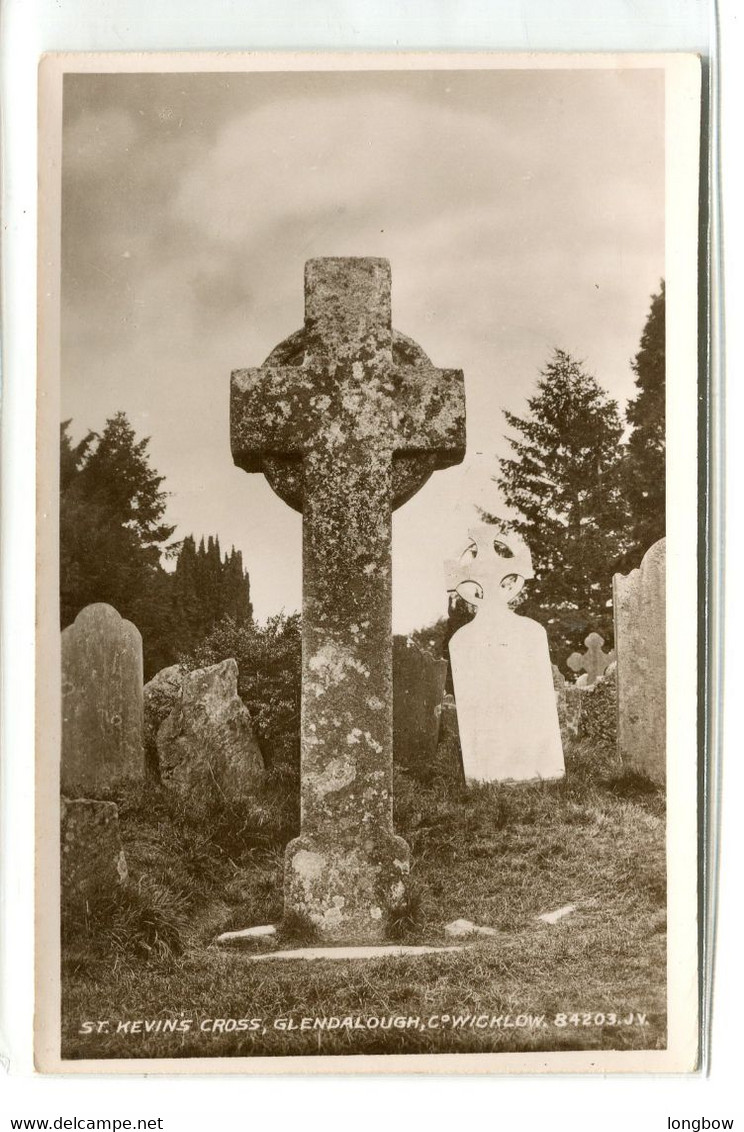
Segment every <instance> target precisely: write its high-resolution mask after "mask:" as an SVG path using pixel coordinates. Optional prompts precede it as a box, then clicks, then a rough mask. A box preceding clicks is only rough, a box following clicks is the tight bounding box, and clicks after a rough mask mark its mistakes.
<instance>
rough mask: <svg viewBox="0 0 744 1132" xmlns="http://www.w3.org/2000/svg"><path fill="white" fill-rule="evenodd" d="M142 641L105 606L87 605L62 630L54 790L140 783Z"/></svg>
mask: <svg viewBox="0 0 744 1132" xmlns="http://www.w3.org/2000/svg"><path fill="white" fill-rule="evenodd" d="M142 727H143V703H142V637H141V636H140V633H139V630H138V629H137V628H136V626H134V625H133V624H132V623H131V622H130V621H124V620H123V619H122V618H121V617H120V616H119V614H118V613H117V612H116V610H115V609H114V608H113V606H110V605H105V604H103V603H98V604H96V605H87V606H86V607H85V609H82V610H81V611H80V613H78V615H77V617H76V618H75V620H74V622H73V623H72V625H68V627H67V628H66V629H65V630H64V632H63V633H62V766H61V781H62V791H63V793H64V794H66V795H67V796H68V797H73V798H74V797H96V796H97V795H99V793H100V792H101V791H105V790H106V789H108V788H109V787H110V786H111V785H112V784H113V783H114V782H117V781H118V780H120V779H124V778H142V777H143V775H144V769H145V760H144V748H143V742H142Z"/></svg>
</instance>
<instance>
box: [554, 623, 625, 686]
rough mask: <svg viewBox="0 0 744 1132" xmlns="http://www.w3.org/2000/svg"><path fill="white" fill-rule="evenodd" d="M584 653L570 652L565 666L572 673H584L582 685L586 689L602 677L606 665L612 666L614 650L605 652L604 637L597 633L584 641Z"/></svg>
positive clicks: (591, 634)
mask: <svg viewBox="0 0 744 1132" xmlns="http://www.w3.org/2000/svg"><path fill="white" fill-rule="evenodd" d="M584 644H585V646H586V652H585V653H580V652H572V653H571V655H570V656H569V658H568V660H567V661H566V664H567V665H568V667H569V668H570V669H571V671H572V672H576V673H577V674H578V673H579V672H585V673H586V679H585V680H583V683H584V684H585V686H586V687H587V688H590V687H592V685H593V684H596V682H597V680H599V678H600V676H604V674H605V670H606V668H607V665H608V664H612V662H613V660H614V659H615V650H614V649H610V651H609V652H605V651H604V648H603V645H604V637H600V635H599V633H590V634H589V636H588V637H587V638H586V640H585V641H584Z"/></svg>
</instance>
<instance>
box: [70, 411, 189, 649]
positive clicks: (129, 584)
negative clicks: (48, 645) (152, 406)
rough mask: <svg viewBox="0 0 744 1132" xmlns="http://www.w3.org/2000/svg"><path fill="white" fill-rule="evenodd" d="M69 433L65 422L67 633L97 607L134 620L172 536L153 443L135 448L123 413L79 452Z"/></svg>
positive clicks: (144, 442) (88, 438)
mask: <svg viewBox="0 0 744 1132" xmlns="http://www.w3.org/2000/svg"><path fill="white" fill-rule="evenodd" d="M68 428H69V422H65V423H64V424H63V425H62V437H61V463H60V473H61V475H60V570H61V576H60V601H61V618H62V625H63V626H65V625H67V624H69V623H70V622H71V621H72V620H73V619H74V618H75V616H76V615H77V613H78V612H79V611H80V609H82V608H83V606H85V605H88V604H90V603H91V602H94V601H105V602H108V603H109V604H111V605H113V606H114V607H115V608H116V609H117V610H118V612H119V613H120V614H121V615H122V617H127V618H129V617H131V618H134V611H135V608H136V605H137V602H138V599H141V598H142V597H143V595H145V594H146V593H147V591H148V588H149V587H150V586H151V585H152V584H153V581H154V577H155V575H156V574H157V573H158V571H159V570H160V569H161V567H160V556H161V553H162V552H163V551H164V549H165V544H166V543H167V541H168V539H169V538H170V536H171V535H172V533H173V528H172V527H169V526H168V525H167V524H166V523H164V522H163V516H164V513H165V506H166V493H165V492H164V491H162V490H161V484H162V482H163V477H162V476H159V475H158V474H157V472H155V471H153V469H152V468H151V467H150V464H149V456H148V453H147V446H148V443H149V439H148V438H145V439H144V440H140V441H137V440H136V438H135V434H134V430H133V429H132V427H131V425H130V424H129V422H128V420H127V418H126V416H125V414H124V413H116V414H115V415H114V416H113V417H111V418H110V419H109V420H108V421H107V422H106V425H105V427H104V430H103V432H102V433H101V434H100V435H99V434H97V433H93V432H89V433H88V434H87V435H86V436H85V437H84V438H83V440H82V441H80V442H79V443H78V444H77V445H73V444H72V442H71V440H70V436H69V432H68ZM139 628H140V630H142V626H141V625H140V626H139Z"/></svg>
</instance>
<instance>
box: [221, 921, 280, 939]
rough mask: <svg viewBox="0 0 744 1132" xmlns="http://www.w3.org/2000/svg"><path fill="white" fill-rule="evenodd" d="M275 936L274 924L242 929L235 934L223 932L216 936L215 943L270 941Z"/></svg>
mask: <svg viewBox="0 0 744 1132" xmlns="http://www.w3.org/2000/svg"><path fill="white" fill-rule="evenodd" d="M275 935H276V925H275V924H259V925H258V926H257V927H255V928H242V929H241V930H240V931H237V932H223V933H222V935H218V936H217V940H216V942H217V943H234V942H235V941H236V940H241V939H270V938H271V937H272V936H275Z"/></svg>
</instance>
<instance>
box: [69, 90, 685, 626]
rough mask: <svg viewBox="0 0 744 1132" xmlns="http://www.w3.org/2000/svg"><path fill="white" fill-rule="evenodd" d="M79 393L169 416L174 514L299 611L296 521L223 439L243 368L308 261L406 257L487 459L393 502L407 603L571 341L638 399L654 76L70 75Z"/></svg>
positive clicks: (431, 604)
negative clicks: (511, 423) (543, 374)
mask: <svg viewBox="0 0 744 1132" xmlns="http://www.w3.org/2000/svg"><path fill="white" fill-rule="evenodd" d="M64 127H65V133H64V148H63V197H62V206H63V213H62V244H63V271H62V402H63V415H64V417H65V418H67V417H71V418H73V432H74V434H75V435H76V436H77V435H80V434H82V433H83V432H84V431H85V430H87V429H89V428H91V429H100V428H101V427H102V426H103V423H104V421H105V420H106V418H107V417H108V416H110V415H111V414H112V413H114V412H116V411H117V410H119V409H123V410H124V411H125V412H126V413H127V414H128V416H129V418H130V420H131V421H132V424H133V425H134V427H135V430H136V432H137V433H138V435H148V436H150V437H151V446H150V450H151V454H152V463H153V466H154V467H155V468H157V470H158V471H159V472H160V473H161V474H163V475H164V476H165V477H166V487H167V488H168V490H169V491H170V492H171V497H170V500H169V504H168V515H169V518H170V521H171V522H173V523H175V524H176V525H177V535H178V536H179V537H182V536H183V535H185V534H188V533H189V532H193V533H194V534H195V535H196V536H197V538H198V537H199V536H200V535H202V534H204V535H207V534H210V533H217V534H219V536H220V541H221V543H222V546H223V548H225V549H229V547H230V546H231V545H232V544H234V545H235V546H236V547H238V548H240V549H241V550H242V551H243V555H244V559H245V563H246V566H247V567H248V569H249V571H250V575H251V585H252V592H253V599H254V605H255V609H256V613H257V615H258V616H260V617H265V616H267V615H268V614H269V613H272V612H275V611H277V610H279V609H281V608H285V609H287V610H292V609H296V608H299V607H300V604H301V596H300V594H301V588H300V586H301V565H300V546H301V541H300V540H301V518H300V516H299V515H297V514H295V513H294V512H292V511H291V510H290V509H289V508H288V507H287V506H286V505H285V504H284V503H282V501H281V500H280V499H279V498H278V497H277V496H275V495H274V494H273V493H272V491H271V489H270V488H269V487H268V485H267V484H266V482H265V481H264V479H263V477H262V476H258V475H250V476H249V475H246V474H245V473H244V472H242V471H240V470H239V469H237V468H235V467H234V466H233V464H232V460H231V457H230V445H229V419H228V389H229V376H230V371H231V370H232V369H235V368H240V367H244V366H253V365H259V364H260V363H261V362H262V361H263V360H264V358H265V357H266V355H267V354H268V353H269V352H270V351H271V349H272V348H273V347H274V346H275V345H276V343H277V342H279V341H280V340H281V339H283V338H285V337H286V336H287V335H288V334H290V333H291V332H293V331H294V330H296V329H298V328H299V327H300V326H301V325H302V318H303V266H304V263H305V260H307V259H309V258H311V257H312V256H322V255H357V256H358V255H374V256H385V257H387V258H388V259H389V260H390V262H391V264H392V274H393V323H394V325H395V326H396V328H397V329H398V330H400V331H402V332H403V333H404V334H407V335H409V336H410V337H413V338H415V339H416V341H417V342H419V344H420V345H421V346H422V347H423V349H424V350H425V351H426V353H427V354H428V355H429V356H430V357H431V359H432V361H433V362H434V363H435V364H436V365H439V366H445V367H459V368H462V369H463V370H464V372H465V382H466V395H467V412H468V424H467V427H468V456H467V459H466V462H465V464H464V465H463V466H461V467H459V468H454V469H449V470H448V471H445V472H437V473H435V474H434V476H433V477H432V478H431V479H430V480H429V482H428V484H427V485H426V486H425V487H424V488H423V489H422V491H421V492H420V493H419V494H418V495H417V496H416V497H414V499H413V500H411V501H410V502H409V503H408V504H406V505H405V506H404V507H403V508H401V509H400V510H399V511H398V512H396V517H395V525H394V549H393V566H394V570H393V582H394V594H395V598H394V624H395V628H396V630H397V631H405V630H408V629H411V628H414V627H416V626H418V625H421V624H424V623H427V622H428V621H431V620H433V619H434V618H435V617H437V616H439V615H440V613H442V612H443V611H444V610H445V609H446V594H445V590H444V584H443V572H442V561H443V559H444V558H445V557H447V556H449V555H450V554H452V553H453V552H454V551H455V550H457V549H458V547H460V546H461V545H464V541H465V536H466V532H467V528H468V526H469V525H470V524H471V523H472V522H473V521H474V520H475V518H476V512H475V504H476V503H480V504H481V505H483V506H486V507H487V508H488V509H489V510H491V511H496V512H498V511H499V510H500V509H502V508H501V506H500V500H499V494H498V490H497V488H496V486H495V485H494V483H493V482H492V479H491V476H492V474H493V472H494V471H495V469H496V463H495V461H496V457H497V456H498V455H503V454H504V453H505V452H506V448H507V446H506V444H505V441H504V434H505V432H506V431H507V429H506V424H505V421H504V418H503V412H502V410H503V409H505V408H506V409H510V410H512V411H514V412H517V413H521V412H523V410H524V408H525V398H526V397H527V396H529V395H530V394H531V393H532V392H533V391H534V386H535V382H536V380H537V377H538V375H539V371H540V369H541V368H542V367H543V366H544V365H545V363H546V361H547V360H548V359H549V357H550V355H551V353H552V350H553V348H554V347H556V346H558V347H560V348H562V349H565V350H568V351H569V352H571V353H572V354H574V355H575V356H577V357H579V358H582V359H584V360H585V363H586V365H587V368H588V369H589V370H590V371H591V372H593V373H594V374H595V375H596V377H597V378H598V379H599V380H600V382H601V383H602V384H603V385H604V386H605V387H606V388H607V389H608V390H609V391H610V392H611V394H612V396H613V397H615V398H617V400H618V401H619V402H620V404H621V406H624V404H625V402H626V400H627V398H628V397H629V396H631V395H632V392H633V374H632V371H631V369H630V364H629V363H630V359H631V357H632V356H633V355H634V354H635V352H636V351H637V349H638V343H639V339H640V335H641V332H642V330H643V326H644V322H645V319H646V315H647V313H648V306H649V299H650V296H651V294H652V293H653V292H654V291H656V290H657V289H658V286H659V280H660V279H661V277H662V276H663V274H664V259H663V253H664V77H663V73H662V72H661V71H660V70H656V69H648V70H637V69H636V70H625V71H614V70H607V69H605V70H575V69H574V70H570V69H567V70H558V69H556V70H552V69H551V70H529V69H524V70H506V71H483V70H480V71H441V70H440V71H416V72H410V71H408V72H406V71H376V72H362V73H360V72H356V73H354V72H332V73H319V72H315V73H296V72H295V73H262V74H238V73H225V74H193V73H189V74H168V75H165V74H163V75H152V74H151V75H134V74H121V75H111V74H110V75H71V76H70V75H68V76H67V77H66V79H65V87H64Z"/></svg>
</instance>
